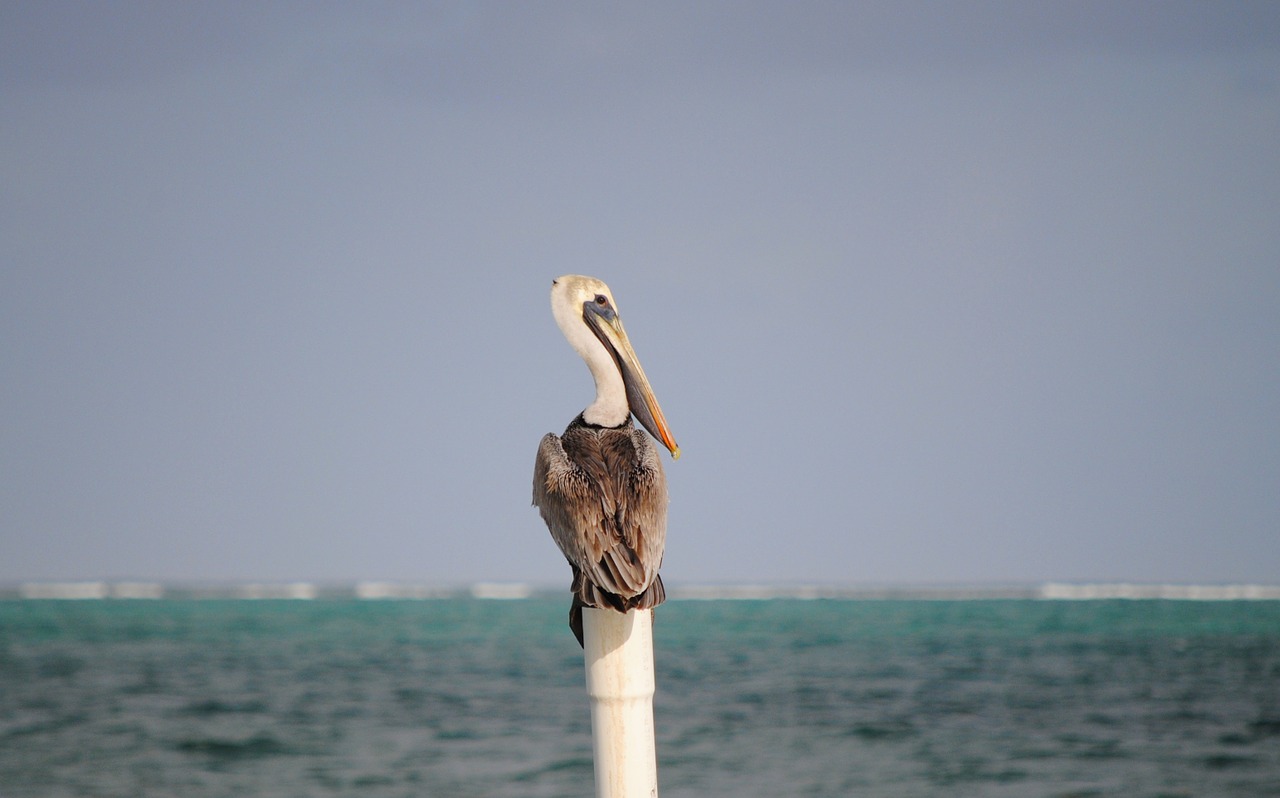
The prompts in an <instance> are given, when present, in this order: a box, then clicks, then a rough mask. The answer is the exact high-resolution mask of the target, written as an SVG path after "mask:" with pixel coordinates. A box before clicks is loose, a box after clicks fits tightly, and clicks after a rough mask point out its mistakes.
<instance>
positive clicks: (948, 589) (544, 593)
mask: <svg viewBox="0 0 1280 798" xmlns="http://www.w3.org/2000/svg"><path fill="white" fill-rule="evenodd" d="M564 592H565V591H564V590H563V589H560V588H553V587H542V586H532V585H528V584H525V583H520V582H477V583H474V584H471V585H465V586H441V585H432V584H426V583H415V582H394V581H362V582H353V583H323V582H304V581H295V582H243V583H218V584H190V583H174V584H166V583H162V582H145V581H106V580H100V581H53V580H50V581H31V582H22V583H16V584H8V585H0V600H14V599H18V600H49V599H52V600H155V599H169V600H183V599H187V600H201V599H243V600H264V599H269V600H302V601H305V600H312V599H357V600H430V599H460V598H474V599H486V600H521V599H529V598H551V597H558V596H561V595H562V594H564ZM667 593H668V596H669V597H670V599H671V600H674V601H696V600H714V601H726V600H746V601H750V600H768V599H795V600H816V599H843V600H921V601H930V600H932V601H963V600H993V599H1020V600H1028V599H1035V600H1050V601H1097V600H1116V599H1123V600H1152V599H1155V600H1172V601H1275V600H1280V585H1263V584H1171V583H1142V582H1045V583H1039V584H1033V585H1025V584H1024V585H950V586H939V585H888V586H884V585H876V586H871V585H850V586H834V585H767V584H736V585H734V584H725V585H684V586H671V585H669V586H668V588H667Z"/></svg>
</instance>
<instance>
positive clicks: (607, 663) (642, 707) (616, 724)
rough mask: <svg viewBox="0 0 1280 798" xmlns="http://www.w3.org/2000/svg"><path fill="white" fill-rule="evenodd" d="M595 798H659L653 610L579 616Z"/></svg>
mask: <svg viewBox="0 0 1280 798" xmlns="http://www.w3.org/2000/svg"><path fill="white" fill-rule="evenodd" d="M582 632H583V635H582V637H583V650H584V654H585V657H586V664H587V695H588V696H590V698H591V738H592V742H593V744H594V747H595V762H596V798H657V795H658V759H657V755H656V753H655V750H654V742H653V610H632V611H631V612H628V613H626V614H623V613H620V612H617V611H615V610H599V609H594V608H591V607H586V608H583V610H582Z"/></svg>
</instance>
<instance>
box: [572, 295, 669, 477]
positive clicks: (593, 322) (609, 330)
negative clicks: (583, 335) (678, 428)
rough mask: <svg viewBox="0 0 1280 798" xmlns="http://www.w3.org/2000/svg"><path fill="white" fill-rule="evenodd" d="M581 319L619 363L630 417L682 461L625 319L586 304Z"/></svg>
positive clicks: (593, 304) (611, 311) (596, 306)
mask: <svg viewBox="0 0 1280 798" xmlns="http://www.w3.org/2000/svg"><path fill="white" fill-rule="evenodd" d="M582 317H583V319H584V320H585V321H586V322H587V326H588V327H590V328H591V331H592V332H594V333H595V334H596V337H597V338H599V339H600V343H602V344H604V348H605V349H608V350H609V353H610V354H612V355H613V360H614V362H615V363H617V364H618V371H619V372H621V373H622V382H623V384H624V385H626V386H627V404H628V405H629V406H630V408H631V414H632V415H634V416H635V417H636V418H637V419H638V420H639V421H640V423H641V424H643V425H644V428H645V429H647V430H649V434H650V435H652V436H653V437H655V438H657V439H658V440H660V441H662V445H663V446H666V447H667V449H668V451H670V452H671V459H673V460H679V459H680V447H679V446H677V445H676V439H675V437H674V436H672V434H671V428H670V427H668V426H667V419H666V417H665V416H663V415H662V408H661V407H659V406H658V398H657V397H656V396H654V395H653V388H651V387H649V378H648V377H646V376H645V375H644V369H643V368H641V367H640V359H639V358H638V357H636V351H635V350H634V349H632V348H631V341H630V340H628V338H627V333H626V331H625V330H623V329H622V319H621V318H619V317H618V314H617V313H616V312H615V311H614V309H613V308H612V307H603V308H602V307H600V306H599V305H596V304H595V303H592V302H587V303H584V305H583V313H582Z"/></svg>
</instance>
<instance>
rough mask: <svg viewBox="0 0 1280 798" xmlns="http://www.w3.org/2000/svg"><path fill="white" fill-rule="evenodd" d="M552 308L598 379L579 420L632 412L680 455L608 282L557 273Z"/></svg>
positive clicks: (604, 420)
mask: <svg viewBox="0 0 1280 798" xmlns="http://www.w3.org/2000/svg"><path fill="white" fill-rule="evenodd" d="M551 312H552V313H554V314H555V317H556V324H558V325H559V326H560V331H561V332H563V333H564V337H565V338H567V339H568V341H569V344H570V345H571V346H573V348H574V349H575V350H577V352H578V354H579V355H581V356H582V359H583V360H585V361H586V362H587V367H588V368H589V369H591V376H592V377H593V378H594V379H595V381H596V400H595V401H594V402H592V403H591V405H590V406H589V407H588V408H587V409H586V410H585V411H583V414H582V417H583V420H585V421H586V422H587V423H588V424H597V425H599V426H602V427H616V426H618V425H620V424H622V423H623V422H624V421H626V420H627V415H628V414H633V415H635V417H636V418H637V419H638V420H639V421H640V423H641V424H643V425H644V428H645V429H647V430H649V434H650V435H652V436H653V437H655V438H657V439H658V440H660V441H662V444H663V445H664V446H666V447H667V449H668V450H669V451H670V452H671V456H672V458H676V459H678V458H679V457H680V447H679V446H677V445H676V441H675V438H674V437H672V435H671V430H670V428H668V427H667V420H666V418H664V417H663V415H662V408H660V407H658V399H657V397H655V396H654V395H653V389H652V388H650V387H649V379H648V377H645V376H644V369H642V368H640V360H639V358H637V357H636V353H635V350H634V349H632V348H631V342H630V341H629V340H627V334H626V332H625V331H624V330H623V329H622V319H621V318H619V316H618V308H617V305H615V304H614V301H613V294H612V293H611V292H610V291H609V286H607V285H605V284H604V283H603V282H602V281H600V280H597V279H596V278H594V277H584V276H582V275H580V274H566V275H564V276H562V277H557V278H556V279H554V280H552V281H551Z"/></svg>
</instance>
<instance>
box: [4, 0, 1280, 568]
mask: <svg viewBox="0 0 1280 798" xmlns="http://www.w3.org/2000/svg"><path fill="white" fill-rule="evenodd" d="M1278 142H1280V5H1278V4H1275V3H1272V2H1258V3H1232V2H1224V3H1200V2H1152V3H1146V2H1142V3H1135V2H1123V1H1122V2H1114V0H1107V1H1106V2H1087V1H1085V2H1063V3H1022V2H938V3H934V2H884V3H878V2H877V3H844V2H836V3H825V2H796V3H762V2H735V3H684V2H656V3H645V4H607V3H565V2H550V3H538V4H516V3H510V4H508V3H493V2H460V3H448V2H446V3H431V4H408V3H403V4H402V3H389V4H386V3H359V4H350V3H332V4H330V3H305V4H292V3H268V4H262V3H232V2H217V3H212V2H196V3H183V4H173V3H167V2H127V3H112V4H103V3H90V2H85V3H74V2H61V1H60V0H50V2H41V3H6V4H4V5H3V6H2V7H0V582H8V583H13V582H21V581H28V580H75V579H107V580H113V579H114V580H123V579H144V580H160V581H169V582H208V581H243V580H315V581H330V582H345V581H357V580H396V581H409V582H415V583H429V584H439V585H465V584H467V583H470V582H474V581H517V582H526V583H530V584H538V585H549V586H556V585H561V584H563V585H565V586H567V583H568V579H569V574H568V568H567V566H566V565H565V564H564V561H563V558H562V557H561V555H560V553H559V551H558V550H557V549H556V547H555V545H554V544H553V543H552V541H551V539H550V536H549V535H548V533H547V531H546V529H545V527H544V526H543V524H542V522H541V520H540V519H539V517H538V514H537V511H536V510H535V509H533V508H532V507H531V506H530V495H531V476H532V470H533V461H534V454H535V452H536V449H537V445H538V441H539V439H540V438H541V436H542V435H543V434H544V433H546V432H553V431H554V432H560V431H561V430H563V428H564V427H565V426H566V425H567V424H568V423H569V421H570V420H571V419H572V418H573V417H574V416H575V415H576V414H577V413H578V412H579V411H581V410H582V409H583V408H584V407H585V406H586V405H587V404H588V403H589V402H590V401H591V399H592V396H593V387H592V383H591V379H590V375H589V374H588V372H587V369H586V367H585V366H584V365H583V363H582V362H581V360H580V359H579V358H578V357H577V355H576V354H575V353H574V352H573V350H572V349H570V348H569V346H568V344H567V343H566V342H565V341H564V339H563V337H562V336H561V334H560V332H559V330H558V329H557V328H556V326H555V323H554V320H553V319H552V316H551V312H550V307H549V300H548V292H549V290H550V287H551V280H552V279H553V278H554V277H556V276H558V275H560V274H565V273H582V274H590V275H594V276H597V277H600V278H601V279H603V280H605V281H606V282H608V283H609V285H610V286H611V288H612V290H613V293H614V297H615V299H616V301H617V306H618V308H619V311H620V314H621V316H622V317H623V319H624V320H625V323H626V326H627V331H628V332H629V333H630V335H631V338H632V342H633V344H634V345H635V348H636V350H637V352H638V354H639V356H640V359H641V361H642V362H643V364H644V368H645V371H646V372H647V373H648V376H649V378H650V380H651V382H652V384H653V387H654V389H655V391H656V393H657V396H658V398H659V400H660V401H661V403H662V406H663V409H664V411H665V413H666V416H667V419H668V421H669V422H670V424H671V426H672V429H673V431H674V433H675V436H676V439H677V440H678V441H679V443H680V446H681V449H682V457H681V459H680V460H679V461H678V462H672V461H670V460H669V459H667V460H666V470H667V475H668V481H669V483H670V493H671V509H670V520H669V529H668V537H667V554H666V562H665V565H664V568H663V575H664V579H665V580H666V581H667V584H668V585H669V586H676V587H678V586H679V585H681V584H708V583H769V584H796V583H804V584H810V583H817V584H832V585H894V584H910V585H926V584H1010V583H1035V582H1040V581H1047V580H1063V581H1112V580H1124V581H1142V582H1195V583H1202V582H1204V583H1209V582H1246V583H1247V582H1268V583H1274V582H1276V581H1277V580H1280V310H1278V308H1280V144H1278Z"/></svg>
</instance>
